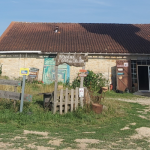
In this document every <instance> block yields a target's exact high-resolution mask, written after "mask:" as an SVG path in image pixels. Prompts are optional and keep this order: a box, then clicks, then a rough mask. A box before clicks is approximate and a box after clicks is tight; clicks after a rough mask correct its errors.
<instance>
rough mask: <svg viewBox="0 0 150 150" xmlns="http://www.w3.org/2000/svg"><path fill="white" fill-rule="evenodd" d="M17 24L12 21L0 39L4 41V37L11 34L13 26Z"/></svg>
mask: <svg viewBox="0 0 150 150" xmlns="http://www.w3.org/2000/svg"><path fill="white" fill-rule="evenodd" d="M14 24H15V21H12V22H11V23H10V24H9V26H8V27H7V28H6V30H5V31H4V32H3V34H2V35H1V37H0V41H1V40H2V39H3V37H4V36H5V35H6V34H7V33H8V32H9V30H10V29H11V28H12V26H13V25H14Z"/></svg>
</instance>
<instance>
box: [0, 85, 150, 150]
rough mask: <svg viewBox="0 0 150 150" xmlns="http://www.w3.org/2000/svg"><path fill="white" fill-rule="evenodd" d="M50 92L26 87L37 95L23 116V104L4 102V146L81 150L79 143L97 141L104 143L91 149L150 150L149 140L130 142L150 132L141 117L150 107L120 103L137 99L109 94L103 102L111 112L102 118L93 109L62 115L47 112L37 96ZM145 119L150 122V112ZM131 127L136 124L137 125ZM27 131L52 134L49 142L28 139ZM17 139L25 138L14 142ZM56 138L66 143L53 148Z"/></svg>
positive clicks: (0, 126) (0, 106)
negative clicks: (140, 132)
mask: <svg viewBox="0 0 150 150" xmlns="http://www.w3.org/2000/svg"><path fill="white" fill-rule="evenodd" d="M19 90H20V89H19V88H18V91H19ZM48 90H49V91H52V90H53V85H42V86H39V85H36V84H33V85H32V84H26V93H28V94H33V101H32V103H27V102H26V103H24V109H23V113H19V105H20V103H19V101H17V104H16V108H15V109H14V108H13V102H12V101H9V100H4V99H0V142H3V143H6V144H7V143H12V144H13V145H11V146H7V149H8V148H9V149H12V148H15V149H17V148H19V147H20V148H24V149H30V148H29V144H33V143H34V145H36V146H44V147H52V148H54V149H66V148H68V147H71V148H72V149H81V148H79V145H78V144H79V143H78V142H76V141H75V140H76V139H97V140H99V141H100V142H99V143H90V144H88V145H87V149H91V148H96V149H102V148H103V149H113V148H114V149H137V147H141V148H142V149H149V143H148V142H147V139H146V138H143V139H130V136H132V135H134V134H136V132H135V129H137V128H140V127H149V128H150V124H149V120H147V119H142V118H140V117H139V115H140V114H141V113H140V112H139V111H144V109H146V108H147V106H142V105H140V104H136V103H126V102H122V101H118V100H117V99H118V98H123V99H125V98H126V99H135V98H137V96H134V95H132V94H130V93H124V94H118V93H115V92H113V91H111V92H107V93H106V97H105V99H104V100H102V101H101V103H102V104H103V105H105V106H106V107H107V110H104V111H103V112H102V114H95V113H94V112H92V111H91V109H90V107H87V106H85V107H84V108H83V109H81V108H79V109H78V110H77V111H74V112H72V113H67V114H64V115H59V114H52V113H51V112H50V111H48V110H47V109H43V106H42V101H43V97H42V95H37V94H38V93H42V92H45V91H48ZM142 115H143V116H145V117H147V118H148V117H149V115H150V112H147V114H142ZM130 123H136V125H131V124H130ZM126 126H128V127H129V129H128V130H120V129H122V128H124V127H126ZM24 130H30V131H31V130H32V131H41V132H43V131H45V132H48V133H49V134H48V137H47V138H44V137H43V136H42V135H35V134H27V135H24V134H23V132H24ZM85 132H89V133H85ZM90 132H91V133H90ZM16 136H20V137H21V138H20V139H16V140H13V139H14V137H16ZM54 138H56V139H63V142H62V143H61V144H60V145H58V146H56V145H53V144H50V143H49V141H50V140H53V139H54ZM131 142H132V143H131ZM31 149H34V148H31ZM35 149H36V148H35Z"/></svg>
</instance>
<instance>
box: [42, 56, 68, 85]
mask: <svg viewBox="0 0 150 150" xmlns="http://www.w3.org/2000/svg"><path fill="white" fill-rule="evenodd" d="M69 78H70V66H69V65H67V64H62V65H59V66H58V81H59V82H63V83H65V82H66V81H67V79H69ZM54 81H55V61H54V58H45V59H44V69H43V82H44V83H45V84H50V83H52V82H54Z"/></svg>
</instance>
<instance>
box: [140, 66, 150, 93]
mask: <svg viewBox="0 0 150 150" xmlns="http://www.w3.org/2000/svg"><path fill="white" fill-rule="evenodd" d="M148 72H149V67H148V66H138V82H139V84H138V85H139V91H149V74H148Z"/></svg>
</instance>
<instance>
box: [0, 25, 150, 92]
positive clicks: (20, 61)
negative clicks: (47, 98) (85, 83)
mask: <svg viewBox="0 0 150 150" xmlns="http://www.w3.org/2000/svg"><path fill="white" fill-rule="evenodd" d="M58 53H59V54H66V55H70V54H75V53H76V54H78V53H79V54H83V55H85V54H86V55H88V62H86V64H85V69H87V70H92V71H94V72H96V73H103V75H104V76H105V77H106V78H107V79H109V81H110V83H112V84H113V87H114V88H118V89H120V90H125V89H126V88H128V89H130V90H131V89H132V88H134V89H135V90H136V91H150V24H101V23H26V22H12V23H11V24H10V25H9V27H8V28H7V29H6V30H5V32H4V33H3V34H2V36H1V37H0V64H1V65H2V75H4V76H5V75H6V76H9V77H16V78H18V77H19V76H20V75H19V69H20V68H22V67H23V68H37V70H38V76H37V79H38V80H43V82H44V83H47V84H49V83H51V82H52V81H54V78H55V69H54V65H55V59H54V57H55V56H56V55H57V54H58ZM58 68H59V70H58V78H59V81H62V82H66V80H67V79H68V78H69V79H70V82H71V81H72V80H73V79H74V78H75V77H76V76H77V73H78V71H79V69H80V68H81V67H75V66H69V65H67V64H62V65H59V67H58Z"/></svg>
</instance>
